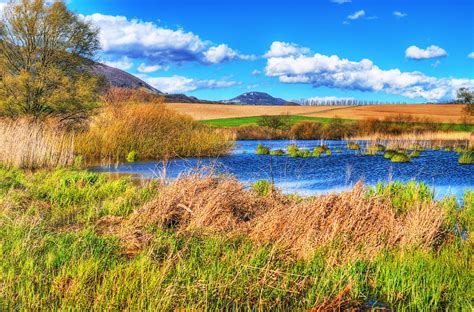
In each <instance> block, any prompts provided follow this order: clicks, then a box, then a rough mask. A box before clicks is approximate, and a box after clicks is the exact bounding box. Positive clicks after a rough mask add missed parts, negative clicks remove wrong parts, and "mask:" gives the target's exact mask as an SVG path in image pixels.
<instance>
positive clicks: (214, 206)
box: [109, 174, 446, 263]
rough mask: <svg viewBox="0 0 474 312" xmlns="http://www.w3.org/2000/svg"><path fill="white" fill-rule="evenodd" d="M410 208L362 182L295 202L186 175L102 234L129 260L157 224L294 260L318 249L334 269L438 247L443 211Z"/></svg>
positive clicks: (230, 181) (427, 205)
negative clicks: (268, 248) (398, 208)
mask: <svg viewBox="0 0 474 312" xmlns="http://www.w3.org/2000/svg"><path fill="white" fill-rule="evenodd" d="M414 205H415V206H414V207H413V208H412V209H410V210H409V211H408V212H407V213H404V214H397V213H396V212H395V209H394V207H393V206H392V204H391V203H390V201H389V199H387V198H385V197H379V196H367V189H366V188H365V187H363V186H362V184H358V185H356V186H355V187H354V189H353V190H352V191H350V192H344V193H341V194H330V195H323V196H317V197H312V198H305V199H302V200H297V199H291V198H290V197H288V196H284V195H281V194H280V193H278V192H275V193H272V194H271V195H269V196H265V197H262V196H259V195H258V194H256V193H254V192H252V191H250V190H246V189H245V186H244V184H242V183H240V182H238V181H237V180H236V179H235V178H231V177H224V176H213V175H202V174H192V175H188V176H184V177H181V178H179V179H178V180H176V181H175V182H173V183H172V184H170V185H168V186H164V187H163V189H162V190H161V192H160V195H159V197H158V198H156V199H154V200H152V201H151V202H149V203H147V204H145V205H144V206H143V207H142V208H141V209H139V210H137V211H135V212H134V213H133V214H132V215H131V216H130V217H129V218H128V219H127V220H124V221H123V222H121V223H120V226H116V225H114V226H113V227H112V228H113V230H112V231H109V232H110V233H116V234H118V236H119V237H121V238H122V241H123V245H124V246H125V248H126V250H128V251H127V253H129V254H130V253H132V254H133V253H134V252H136V251H137V250H139V249H140V248H142V247H144V246H145V245H146V244H147V243H148V241H149V240H150V239H152V236H151V235H149V234H146V233H147V232H146V229H148V228H150V227H153V226H157V227H161V228H165V229H171V230H175V231H177V232H179V233H196V232H198V233H200V234H207V233H219V234H226V235H248V236H249V237H250V238H251V239H252V240H254V241H255V242H258V243H263V244H265V243H275V244H276V245H278V246H279V247H283V248H285V249H286V250H288V251H289V252H290V253H292V254H293V255H295V256H296V257H301V258H307V257H310V256H311V255H313V254H314V252H315V251H317V250H322V251H324V252H326V253H328V255H329V256H330V259H331V260H332V261H334V262H335V263H337V262H341V261H344V260H346V259H354V258H355V257H359V258H372V257H374V256H376V255H377V253H378V252H380V251H382V250H383V249H386V248H388V249H390V248H395V247H410V246H417V247H426V248H432V247H436V246H437V245H439V244H440V243H442V241H441V240H442V239H443V238H444V237H445V236H444V234H445V228H446V227H445V224H446V222H445V221H446V219H445V214H444V211H443V210H442V209H441V208H439V207H438V204H437V203H436V202H434V201H431V202H430V201H427V202H419V203H415V204H414ZM130 250H131V251H132V252H130Z"/></svg>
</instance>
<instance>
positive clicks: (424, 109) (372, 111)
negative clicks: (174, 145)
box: [166, 103, 474, 123]
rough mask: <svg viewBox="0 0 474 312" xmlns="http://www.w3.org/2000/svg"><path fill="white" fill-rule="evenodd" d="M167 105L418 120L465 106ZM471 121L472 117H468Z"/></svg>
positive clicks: (224, 113) (213, 115)
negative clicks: (405, 116) (410, 117)
mask: <svg viewBox="0 0 474 312" xmlns="http://www.w3.org/2000/svg"><path fill="white" fill-rule="evenodd" d="M166 106H167V107H169V108H173V109H175V110H176V111H178V112H180V113H183V114H187V115H190V116H192V117H193V118H194V119H196V120H210V119H220V118H234V117H250V116H263V115H282V114H289V115H301V116H310V117H327V118H336V117H337V118H343V119H355V120H365V119H374V118H376V119H384V118H387V117H391V116H394V115H399V114H404V115H409V116H412V117H414V118H417V119H426V118H428V119H430V120H432V121H434V122H440V123H463V122H465V120H463V116H464V112H463V109H464V105H459V104H446V105H445V104H403V105H402V104H400V105H393V104H390V105H388V104H387V105H369V106H356V107H354V106H336V107H334V106H262V105H255V106H254V105H223V104H186V103H171V104H166ZM469 122H470V123H473V122H474V119H473V118H471V120H469Z"/></svg>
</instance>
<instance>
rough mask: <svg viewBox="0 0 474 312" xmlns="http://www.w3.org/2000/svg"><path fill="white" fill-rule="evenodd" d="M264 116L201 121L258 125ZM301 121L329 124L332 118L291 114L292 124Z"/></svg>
mask: <svg viewBox="0 0 474 312" xmlns="http://www.w3.org/2000/svg"><path fill="white" fill-rule="evenodd" d="M260 118H262V116H252V117H237V118H222V119H211V120H202V121H201V123H203V124H207V125H211V126H215V127H239V126H246V125H256V124H257V123H258V121H259V120H260ZM301 121H314V122H320V123H323V124H327V123H329V122H330V121H331V118H323V117H307V116H299V115H291V116H289V122H290V123H291V124H294V123H298V122H301Z"/></svg>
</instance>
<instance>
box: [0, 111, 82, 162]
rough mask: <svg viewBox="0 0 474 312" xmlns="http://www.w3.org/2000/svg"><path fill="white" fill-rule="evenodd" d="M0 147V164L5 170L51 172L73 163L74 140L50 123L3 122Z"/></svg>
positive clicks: (4, 120)
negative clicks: (48, 169)
mask: <svg viewBox="0 0 474 312" xmlns="http://www.w3.org/2000/svg"><path fill="white" fill-rule="evenodd" d="M0 146H1V148H0V163H2V164H5V165H8V166H15V167H19V168H28V169H38V168H54V167H58V166H63V167H64V166H69V165H71V164H72V163H73V161H74V136H73V135H71V134H70V133H68V132H66V131H64V130H62V129H61V128H60V127H59V126H58V125H57V124H56V123H55V122H53V121H49V122H37V121H34V120H30V119H27V118H24V119H17V120H10V119H2V120H0Z"/></svg>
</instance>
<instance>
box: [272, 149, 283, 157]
mask: <svg viewBox="0 0 474 312" xmlns="http://www.w3.org/2000/svg"><path fill="white" fill-rule="evenodd" d="M270 155H272V156H283V155H285V151H284V150H282V149H276V150H273V151H271V152H270Z"/></svg>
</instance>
